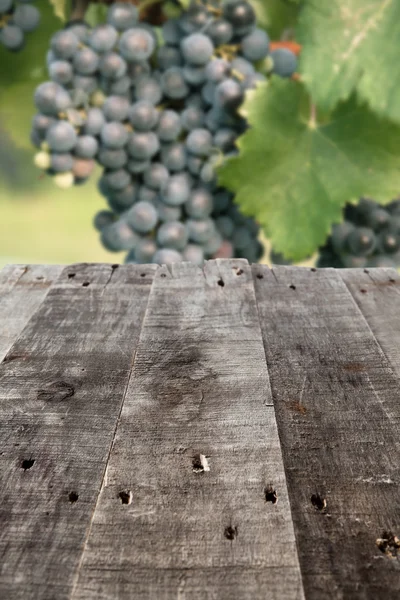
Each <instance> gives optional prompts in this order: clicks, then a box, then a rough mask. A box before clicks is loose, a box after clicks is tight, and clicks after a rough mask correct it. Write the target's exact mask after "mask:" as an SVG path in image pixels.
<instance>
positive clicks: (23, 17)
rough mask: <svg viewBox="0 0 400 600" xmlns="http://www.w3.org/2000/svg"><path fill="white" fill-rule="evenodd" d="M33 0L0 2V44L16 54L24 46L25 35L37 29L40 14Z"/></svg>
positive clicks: (6, 0) (3, 0)
mask: <svg viewBox="0 0 400 600" xmlns="http://www.w3.org/2000/svg"><path fill="white" fill-rule="evenodd" d="M33 2H35V0H0V44H2V45H3V46H4V48H6V49H7V50H11V51H12V52H18V51H19V50H22V48H23V47H24V45H25V34H26V33H31V32H32V31H35V29H37V27H38V25H39V23H40V12H39V10H38V9H37V8H36V6H32V4H33Z"/></svg>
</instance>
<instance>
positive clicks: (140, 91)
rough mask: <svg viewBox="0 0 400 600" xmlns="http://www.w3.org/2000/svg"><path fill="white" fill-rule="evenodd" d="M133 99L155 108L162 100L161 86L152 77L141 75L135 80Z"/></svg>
mask: <svg viewBox="0 0 400 600" xmlns="http://www.w3.org/2000/svg"><path fill="white" fill-rule="evenodd" d="M135 97H136V100H144V101H145V102H148V103H149V104H153V105H154V106H155V105H157V104H158V103H159V102H160V101H161V98H162V89H161V85H160V84H159V83H158V81H157V80H156V79H155V78H154V77H150V76H148V75H142V76H141V77H138V79H137V80H136V86H135Z"/></svg>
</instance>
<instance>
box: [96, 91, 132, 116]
mask: <svg viewBox="0 0 400 600" xmlns="http://www.w3.org/2000/svg"><path fill="white" fill-rule="evenodd" d="M129 108H130V104H129V100H127V99H126V98H121V96H109V97H108V98H107V99H106V100H105V102H104V104H103V106H102V111H103V114H104V116H105V118H106V120H107V121H126V120H127V118H128V114H129Z"/></svg>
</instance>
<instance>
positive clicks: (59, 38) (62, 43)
mask: <svg viewBox="0 0 400 600" xmlns="http://www.w3.org/2000/svg"><path fill="white" fill-rule="evenodd" d="M50 47H51V50H52V51H53V53H54V55H55V56H57V58H63V59H69V58H72V57H73V56H74V54H75V53H76V52H77V50H78V48H79V38H78V37H77V36H76V35H75V34H74V32H73V31H71V30H70V29H64V30H62V31H58V32H57V33H55V34H54V35H53V37H52V38H51V41H50Z"/></svg>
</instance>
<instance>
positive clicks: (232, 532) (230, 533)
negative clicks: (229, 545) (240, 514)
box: [224, 525, 238, 540]
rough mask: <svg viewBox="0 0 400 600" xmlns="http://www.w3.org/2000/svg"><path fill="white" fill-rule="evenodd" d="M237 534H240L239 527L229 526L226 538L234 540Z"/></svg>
mask: <svg viewBox="0 0 400 600" xmlns="http://www.w3.org/2000/svg"><path fill="white" fill-rule="evenodd" d="M237 534H238V528H237V527H232V526H231V525H229V526H228V527H225V531H224V536H225V537H226V539H227V540H234V539H235V537H237Z"/></svg>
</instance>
